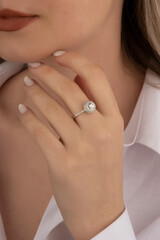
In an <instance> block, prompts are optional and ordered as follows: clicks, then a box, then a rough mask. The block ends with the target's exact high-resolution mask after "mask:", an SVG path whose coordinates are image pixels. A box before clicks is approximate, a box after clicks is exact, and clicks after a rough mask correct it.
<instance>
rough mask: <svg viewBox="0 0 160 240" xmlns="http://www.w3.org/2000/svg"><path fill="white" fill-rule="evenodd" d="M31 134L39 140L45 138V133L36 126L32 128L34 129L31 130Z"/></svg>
mask: <svg viewBox="0 0 160 240" xmlns="http://www.w3.org/2000/svg"><path fill="white" fill-rule="evenodd" d="M32 133H33V136H34V137H35V138H41V137H44V136H45V131H44V130H42V128H40V127H37V126H34V128H33V129H32Z"/></svg>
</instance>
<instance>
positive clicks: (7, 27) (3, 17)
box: [0, 9, 38, 32]
mask: <svg viewBox="0 0 160 240" xmlns="http://www.w3.org/2000/svg"><path fill="white" fill-rule="evenodd" d="M37 17H38V16H37V15H31V14H28V13H23V12H17V11H15V10H11V9H2V10H0V31H7V32H11V31H17V30H20V29H22V28H24V27H25V26H27V25H28V24H30V23H31V22H33V21H34V20H35V19H37Z"/></svg>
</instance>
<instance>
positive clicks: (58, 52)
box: [53, 51, 66, 57]
mask: <svg viewBox="0 0 160 240" xmlns="http://www.w3.org/2000/svg"><path fill="white" fill-rule="evenodd" d="M64 53H66V51H56V52H54V53H53V56H55V57H56V56H61V55H63V54H64Z"/></svg>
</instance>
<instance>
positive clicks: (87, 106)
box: [84, 101, 96, 113]
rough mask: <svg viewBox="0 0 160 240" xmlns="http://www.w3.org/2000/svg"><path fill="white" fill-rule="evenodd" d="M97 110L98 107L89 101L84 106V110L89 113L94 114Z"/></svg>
mask: <svg viewBox="0 0 160 240" xmlns="http://www.w3.org/2000/svg"><path fill="white" fill-rule="evenodd" d="M95 109H96V105H95V103H94V102H92V101H88V102H86V103H85V104H84V110H85V111H86V112H88V113H91V112H93V111H94V110H95Z"/></svg>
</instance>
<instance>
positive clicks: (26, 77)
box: [24, 76, 34, 87]
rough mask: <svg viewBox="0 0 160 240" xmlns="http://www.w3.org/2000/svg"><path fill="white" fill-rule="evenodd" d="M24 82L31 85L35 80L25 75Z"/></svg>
mask: <svg viewBox="0 0 160 240" xmlns="http://www.w3.org/2000/svg"><path fill="white" fill-rule="evenodd" d="M24 83H25V85H26V86H29V87H30V86H32V85H33V84H34V81H33V80H32V79H31V78H30V77H28V76H25V77H24Z"/></svg>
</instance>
